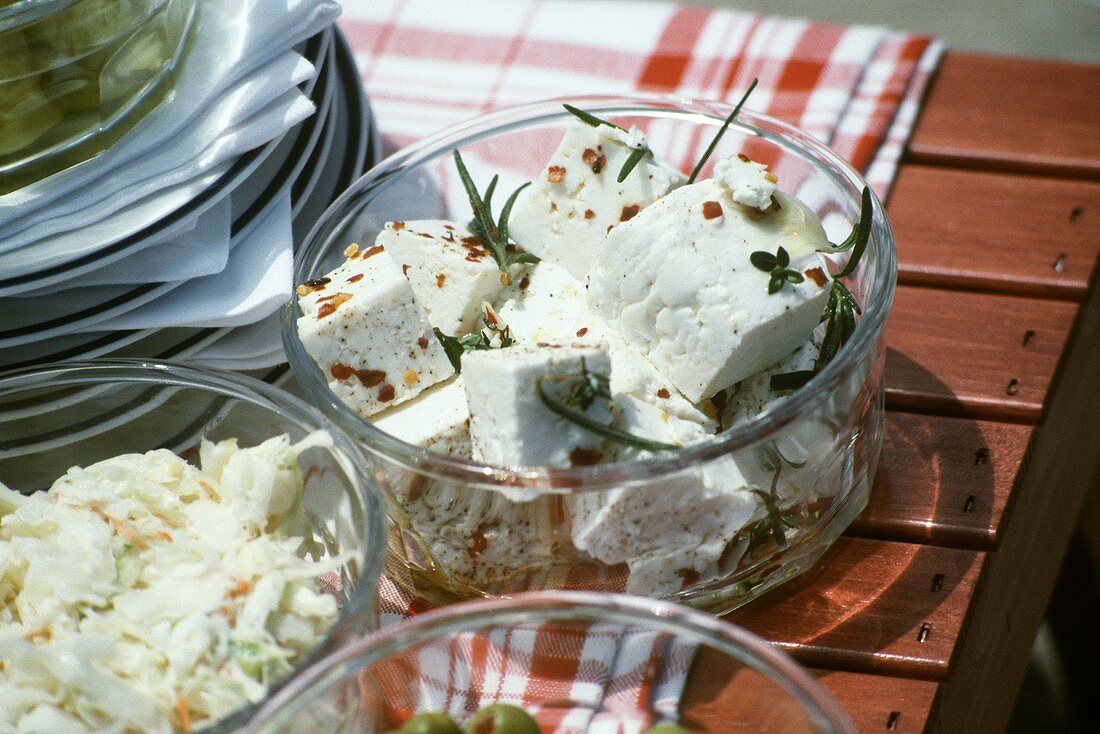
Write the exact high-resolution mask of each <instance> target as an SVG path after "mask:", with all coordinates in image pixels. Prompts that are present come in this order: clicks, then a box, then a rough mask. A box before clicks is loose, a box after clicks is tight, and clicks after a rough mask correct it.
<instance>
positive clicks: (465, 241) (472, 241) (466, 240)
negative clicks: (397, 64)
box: [462, 235, 485, 247]
mask: <svg viewBox="0 0 1100 734" xmlns="http://www.w3.org/2000/svg"><path fill="white" fill-rule="evenodd" d="M484 245H485V243H484V242H482V241H481V238H480V237H475V236H474V235H470V236H468V237H463V238H462V246H463V247H483V246H484Z"/></svg>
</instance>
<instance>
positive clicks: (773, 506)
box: [752, 467, 787, 548]
mask: <svg viewBox="0 0 1100 734" xmlns="http://www.w3.org/2000/svg"><path fill="white" fill-rule="evenodd" d="M781 471H783V468H782V467H776V468H775V472H774V473H773V474H772V486H771V490H770V491H768V492H765V491H763V490H760V489H754V490H752V493H753V494H755V495H756V496H757V497H759V498H760V499H761V500H763V502H764V507H765V509H767V511H768V523H767V524H768V529H769V530H771V533H772V537H773V538H774V539H775V544H776V545H778V546H779V547H780V548H783V547H784V546H786V545H787V533H786V531H785V530H784V527H785V525H786V523H785V522H784V521H783V513H781V512H780V511H779V503H778V502H777V501H776V494H775V490H776V487H777V486H778V484H779V473H780V472H781Z"/></svg>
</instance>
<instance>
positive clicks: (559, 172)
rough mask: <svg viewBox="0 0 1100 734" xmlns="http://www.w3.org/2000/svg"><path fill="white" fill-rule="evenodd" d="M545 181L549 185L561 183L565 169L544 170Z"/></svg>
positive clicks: (552, 168)
mask: <svg viewBox="0 0 1100 734" xmlns="http://www.w3.org/2000/svg"><path fill="white" fill-rule="evenodd" d="M546 180H547V181H549V182H550V183H561V182H562V181H564V180H565V169H564V168H563V167H562V166H550V167H549V168H547V169H546Z"/></svg>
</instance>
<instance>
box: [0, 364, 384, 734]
mask: <svg viewBox="0 0 1100 734" xmlns="http://www.w3.org/2000/svg"><path fill="white" fill-rule="evenodd" d="M316 430H325V431H328V432H329V434H331V436H332V439H333V444H332V446H330V447H314V448H310V449H308V450H306V451H305V452H303V453H302V454H301V455H300V457H299V463H300V466H301V469H302V472H303V476H305V477H306V491H305V493H304V495H303V499H302V502H303V506H304V509H305V515H306V517H307V519H308V521H309V523H310V527H309V532H310V533H311V534H312V536H313V538H314V539H315V540H319V541H321V542H319V543H314V544H311V548H312V550H311V552H313V553H319V557H323V558H327V557H332V556H333V555H336V554H339V553H342V552H346V551H359V554H358V555H359V557H358V558H356V559H352V560H350V561H348V562H346V563H345V564H344V565H343V567H342V568H341V570H340V573H339V581H338V583H337V582H336V580H335V579H332V581H333V589H334V590H335V591H336V592H337V598H338V600H339V603H340V605H341V611H340V616H339V619H338V621H337V623H336V625H335V626H334V627H333V628H332V629H331V630H330V631H329V633H328V635H327V636H326V637H325V639H324V640H323V642H322V643H321V644H320V645H319V646H318V647H317V649H315V650H314V651H313V652H311V653H310V654H309V655H308V656H306V657H305V658H303V659H302V660H301V661H299V668H301V667H305V666H306V665H308V664H310V663H312V662H313V661H315V660H317V659H319V658H320V657H321V656H323V655H325V654H327V653H328V652H331V651H332V650H333V649H335V648H336V647H338V646H339V645H340V644H342V643H343V642H345V641H347V640H349V639H351V638H352V637H356V636H359V635H362V634H364V633H366V632H369V631H371V630H373V629H375V628H376V626H377V606H376V601H377V590H378V579H379V577H380V575H381V570H382V565H383V562H384V559H385V553H386V547H385V519H384V516H383V514H382V512H383V511H382V508H381V503H380V502H379V499H378V490H377V488H376V487H375V485H374V482H373V480H372V478H371V473H370V470H369V467H368V466H367V465H366V463H365V462H364V460H363V456H362V453H361V452H360V451H359V450H358V449H357V447H356V446H355V443H354V442H353V441H352V440H351V439H350V438H349V437H348V436H347V435H345V434H344V432H343V431H341V430H340V428H339V427H338V426H336V425H335V424H333V423H332V421H330V420H328V419H327V418H325V416H323V415H322V414H321V413H320V412H319V411H317V410H316V409H314V408H312V407H310V406H308V405H306V404H305V403H304V402H303V401H301V400H300V399H298V398H295V397H294V396H292V395H288V394H287V393H285V392H284V391H282V390H280V389H277V388H274V387H271V386H270V385H266V384H264V383H262V382H260V381H258V380H253V379H250V378H246V377H242V376H240V375H234V374H231V373H227V372H219V371H215V370H203V369H196V368H193V367H185V366H182V365H176V364H171V363H164V362H160V363H158V362H143V361H137V360H114V361H108V360H103V361H94V360H93V361H88V362H71V363H65V364H57V365H46V366H42V367H34V368H27V369H22V370H14V371H10V372H7V373H4V374H2V375H0V482H2V483H4V484H6V485H7V486H8V487H10V488H12V489H17V490H20V491H22V492H32V491H37V490H41V489H47V488H49V486H50V485H51V484H53V482H54V480H55V479H57V478H58V477H60V476H61V475H63V474H64V473H65V471H66V470H67V469H68V468H69V467H71V466H87V465H89V464H91V463H93V462H96V461H100V460H103V459H107V458H111V457H114V456H118V455H120V454H124V453H131V452H140V453H144V452H147V451H151V450H153V449H158V448H168V449H170V450H171V451H173V452H175V453H176V454H178V455H180V456H183V457H185V458H188V459H193V456H194V453H195V451H196V449H197V446H198V444H199V442H200V440H201V439H203V438H207V439H210V440H213V441H217V440H221V439H225V438H237V439H238V440H239V442H240V445H241V446H254V445H256V444H258V443H260V442H262V441H264V440H266V439H268V438H270V437H272V436H277V435H280V434H284V433H285V434H288V435H289V436H290V438H291V440H292V441H297V440H300V439H301V438H303V437H304V436H306V435H308V434H310V433H312V432H313V431H316ZM193 463H194V461H193ZM284 682H285V681H284ZM269 695H270V694H269ZM255 708H256V707H255V706H250V707H246V708H245V709H241V710H239V711H238V712H237V713H235V714H233V715H231V716H230V717H228V718H226V719H223V720H222V721H221V722H219V723H217V724H214V725H212V726H209V727H206V728H205V729H202V730H200V731H202V732H204V734H214V733H215V732H217V733H218V734H221V733H222V732H230V731H236V729H237V727H239V726H240V725H242V724H243V723H244V722H245V721H247V720H248V718H249V717H250V715H251V714H252V713H253V712H254V710H255Z"/></svg>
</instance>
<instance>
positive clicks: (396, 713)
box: [246, 592, 855, 734]
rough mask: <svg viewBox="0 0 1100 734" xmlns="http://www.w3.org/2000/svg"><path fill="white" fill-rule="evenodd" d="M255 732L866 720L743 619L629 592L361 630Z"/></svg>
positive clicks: (682, 728)
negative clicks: (741, 623) (736, 621)
mask: <svg viewBox="0 0 1100 734" xmlns="http://www.w3.org/2000/svg"><path fill="white" fill-rule="evenodd" d="M462 727H464V728H462ZM246 731H247V732H248V734H283V733H286V734H289V733H290V732H302V731H310V732H314V733H315V734H373V733H376V732H377V733H378V734H381V733H382V732H441V733H443V734H449V733H458V732H462V731H467V732H493V733H497V732H499V734H506V733H507V734H539V732H550V731H570V732H581V731H585V732H605V731H606V732H636V733H637V734H688V732H693V733H695V734H706V733H707V732H714V733H716V734H717V733H719V732H720V733H721V734H728V733H729V732H737V731H746V732H755V733H757V734H762V733H764V732H784V733H785V734H795V733H803V732H804V733H806V734H809V733H810V732H815V733H818V734H826V733H835V734H839V733H841V732H854V731H855V727H854V726H853V725H852V722H851V720H850V719H849V718H848V716H847V715H846V714H845V712H844V710H843V708H842V707H841V706H840V705H839V704H838V703H837V701H836V700H835V699H834V698H833V697H832V696H831V695H830V694H829V693H828V692H827V691H826V690H825V689H824V688H823V687H822V685H821V684H820V683H819V682H818V681H816V680H815V679H814V678H813V676H811V675H810V674H809V673H808V672H807V671H806V670H805V669H803V668H802V667H801V666H799V665H798V664H797V663H796V662H795V661H794V660H792V659H791V658H790V657H789V656H787V655H786V654H785V653H783V652H781V651H779V650H777V649H775V648H773V647H772V646H771V645H769V644H768V643H767V642H765V641H764V640H762V639H760V638H758V637H756V636H755V635H753V634H751V633H748V632H746V631H745V630H743V629H741V628H740V627H736V626H734V625H732V624H729V623H726V622H722V621H720V620H717V619H715V618H714V617H712V616H710V615H707V614H704V613H702V612H699V611H695V610H692V609H687V608H685V607H683V606H678V605H674V604H669V603H667V602H662V601H656V600H649V599H640V598H638V597H631V596H626V595H621V594H595V593H590V592H532V593H525V594H519V595H517V596H516V597H515V598H513V599H494V600H479V601H473V602H467V603H464V604H457V605H454V606H451V607H448V608H446V609H442V610H436V611H433V612H428V613H426V614H423V615H419V616H418V617H416V618H414V619H412V620H410V621H408V622H405V623H403V624H401V625H396V626H392V627H388V628H385V629H383V630H382V631H380V632H378V633H375V634H373V635H370V636H368V637H365V638H363V639H361V640H357V641H355V642H354V643H353V644H351V645H348V646H347V647H345V648H344V649H342V650H340V651H338V652H337V653H335V654H334V655H332V656H330V657H329V658H327V659H326V660H324V661H322V662H321V663H319V664H317V665H316V666H314V667H313V668H311V669H310V670H308V671H306V672H304V673H303V674H302V675H301V676H299V677H298V678H297V679H296V680H295V681H294V682H292V683H291V684H290V685H289V686H287V687H286V688H285V689H283V690H282V691H281V692H280V693H279V694H278V695H277V696H276V698H275V699H274V700H272V701H271V702H270V703H269V704H268V705H266V706H265V707H264V708H263V709H262V710H261V711H260V712H259V714H258V715H257V716H256V718H255V719H254V720H253V721H252V722H251V724H250V726H249V727H248V728H247V729H246Z"/></svg>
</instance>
